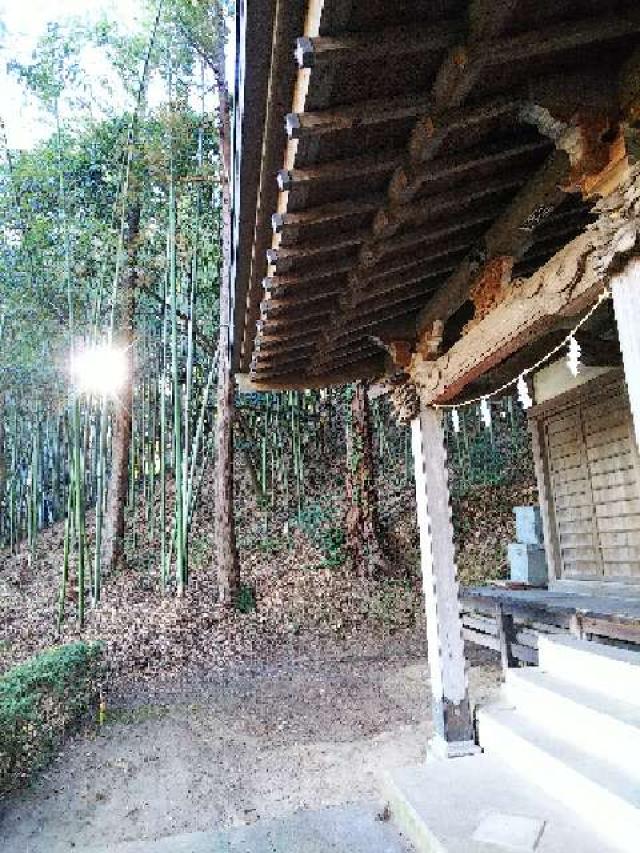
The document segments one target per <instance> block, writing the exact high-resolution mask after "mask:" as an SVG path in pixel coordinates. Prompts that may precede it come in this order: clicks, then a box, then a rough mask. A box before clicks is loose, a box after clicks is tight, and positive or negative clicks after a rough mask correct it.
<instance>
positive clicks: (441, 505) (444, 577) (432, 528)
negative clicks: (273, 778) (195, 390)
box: [411, 408, 477, 757]
mask: <svg viewBox="0 0 640 853" xmlns="http://www.w3.org/2000/svg"><path fill="white" fill-rule="evenodd" d="M411 432H412V447H413V460H414V471H415V481H416V508H417V513H418V529H419V531H420V562H421V566H422V586H423V590H424V598H425V609H426V615H427V619H426V623H427V657H428V661H429V674H430V677H431V694H432V708H433V710H432V714H433V724H434V729H435V738H434V741H432V744H431V746H432V750H433V751H434V752H435V753H436V754H438V755H440V756H441V757H454V756H460V755H466V754H470V753H473V752H476V751H477V747H476V746H475V743H474V733H473V718H472V713H471V705H470V702H469V691H468V686H467V673H466V661H465V655H464V642H463V639H462V619H461V616H460V600H459V597H458V581H457V578H456V562H455V546H454V541H453V525H452V523H451V505H450V497H449V487H448V473H447V455H446V451H445V444H444V441H445V437H444V427H443V415H442V412H441V411H437V410H435V409H426V408H424V409H422V410H421V411H420V415H419V417H417V418H416V419H415V420H414V421H413V422H412V424H411Z"/></svg>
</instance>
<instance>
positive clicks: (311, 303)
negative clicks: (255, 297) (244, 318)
mask: <svg viewBox="0 0 640 853" xmlns="http://www.w3.org/2000/svg"><path fill="white" fill-rule="evenodd" d="M334 301H335V297H333V296H324V295H322V296H320V297H318V298H317V299H313V300H307V299H305V300H304V301H301V300H299V299H295V298H291V297H289V298H272V299H263V300H262V302H261V303H260V316H261V318H262V319H263V320H269V321H271V320H273V319H276V318H278V319H289V320H292V319H294V318H296V317H298V316H300V317H309V318H311V317H318V316H323V315H324V314H326V313H328V312H329V310H330V308H331V306H332V304H333V303H334Z"/></svg>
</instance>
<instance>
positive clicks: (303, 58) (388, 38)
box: [295, 21, 461, 68]
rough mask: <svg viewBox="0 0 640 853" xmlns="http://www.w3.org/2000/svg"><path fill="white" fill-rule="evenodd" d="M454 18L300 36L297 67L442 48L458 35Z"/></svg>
mask: <svg viewBox="0 0 640 853" xmlns="http://www.w3.org/2000/svg"><path fill="white" fill-rule="evenodd" d="M460 35H461V30H460V25H459V22H457V21H443V22H442V23H441V24H438V25H435V24H429V25H428V26H426V27H425V26H415V27H407V26H403V27H387V28H386V29H383V30H379V31H376V32H375V33H372V34H369V33H365V34H362V35H359V34H355V35H344V36H339V37H329V36H324V37H323V36H320V37H319V38H299V39H298V40H297V41H296V49H295V57H296V62H297V63H298V68H317V67H319V66H323V65H335V64H337V63H343V64H349V65H357V64H359V63H362V62H365V63H368V62H371V61H372V60H373V59H376V58H379V59H381V60H387V61H391V60H392V59H393V57H400V56H406V55H407V54H420V53H433V52H436V51H441V50H445V49H446V48H447V47H450V46H451V45H452V44H455V42H456V40H457V39H458V38H459V37H460Z"/></svg>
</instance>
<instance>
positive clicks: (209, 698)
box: [0, 648, 498, 853]
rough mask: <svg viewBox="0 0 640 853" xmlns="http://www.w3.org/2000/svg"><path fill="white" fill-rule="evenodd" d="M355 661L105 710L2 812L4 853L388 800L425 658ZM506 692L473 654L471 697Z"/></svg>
mask: <svg viewBox="0 0 640 853" xmlns="http://www.w3.org/2000/svg"><path fill="white" fill-rule="evenodd" d="M349 651H350V652H351V654H353V648H351V649H350V650H349ZM470 652H471V654H474V651H473V649H471V650H470ZM347 653H348V652H347V651H345V650H343V654H342V657H335V656H332V657H328V658H327V657H325V658H322V657H318V658H317V659H315V660H310V659H309V658H305V657H304V656H300V657H298V658H296V657H295V656H292V655H291V654H288V655H287V657H286V658H285V659H283V660H282V661H281V662H280V663H271V664H269V666H268V668H263V669H262V670H256V669H255V668H254V669H253V670H251V671H249V670H247V669H245V670H242V669H238V670H236V671H235V672H234V673H233V674H232V675H229V676H228V677H226V678H218V679H217V680H208V681H206V682H205V681H203V682H201V683H195V682H194V683H193V684H191V685H190V686H189V687H188V688H185V687H184V686H182V687H181V688H180V690H179V691H178V692H170V693H167V694H166V695H165V696H162V695H154V697H153V699H150V697H149V696H148V695H145V694H144V693H141V694H140V695H139V696H138V698H137V699H136V700H133V701H132V700H129V701H128V703H127V705H121V706H119V707H118V706H112V707H110V708H109V710H108V721H107V723H106V724H105V725H104V726H103V727H102V729H101V730H100V731H99V732H98V733H95V732H90V731H86V732H84V733H83V734H79V735H77V736H76V737H75V738H73V739H72V740H70V741H69V742H68V743H67V744H66V746H65V747H64V749H63V751H62V752H61V753H60V754H59V756H58V758H57V760H56V762H55V763H54V764H53V766H52V767H50V768H49V769H48V770H47V771H45V772H43V773H42V774H40V776H39V778H38V780H37V781H36V782H35V783H34V784H33V786H32V787H31V788H30V789H27V790H25V791H23V792H21V793H20V794H19V795H16V796H15V797H13V798H12V799H10V800H8V801H6V802H5V803H4V805H3V811H2V813H1V814H0V849H1V850H2V853H69V851H81V850H83V849H84V848H85V847H90V846H94V845H95V846H97V845H101V844H102V845H105V844H108V843H117V842H121V841H130V840H141V839H155V838H160V837H163V836H167V835H173V834H177V833H180V832H195V831H201V830H209V829H215V828H219V827H226V826H232V825H239V824H247V823H252V822H255V821H258V820H264V819H267V818H271V817H279V816H282V815H285V814H288V813H291V812H293V811H296V810H298V809H302V808H305V807H311V808H319V807H321V806H329V805H340V804H344V803H349V802H358V801H363V800H376V799H379V794H378V787H377V785H378V783H377V774H378V773H379V771H380V769H381V768H390V767H394V766H398V765H403V764H411V763H415V762H419V761H421V760H422V759H423V757H424V751H425V745H426V743H427V740H428V738H429V735H430V729H431V725H430V722H429V712H428V703H429V683H428V677H427V669H426V662H425V660H424V658H423V657H422V656H416V655H415V654H407V653H404V654H403V653H402V651H401V650H396V652H395V653H394V654H392V655H390V656H388V655H387V654H385V655H381V656H376V655H368V656H367V657H366V658H364V657H359V658H358V657H352V656H351V657H345V654H347ZM497 683H498V667H497V665H496V663H495V662H493V661H492V660H491V659H490V658H489V657H487V655H483V656H478V653H477V654H476V658H475V661H473V662H472V665H471V667H470V689H471V693H472V697H473V699H474V700H475V701H480V702H482V701H486V699H487V698H489V697H490V696H491V695H492V694H493V693H494V692H495V690H496V687H497ZM382 805H383V804H382V803H381V806H382Z"/></svg>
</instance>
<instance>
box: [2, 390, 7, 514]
mask: <svg viewBox="0 0 640 853" xmlns="http://www.w3.org/2000/svg"><path fill="white" fill-rule="evenodd" d="M6 487H7V457H6V447H5V430H4V391H3V390H2V389H0V513H1V512H2V507H3V505H4V498H5V494H4V493H5V489H6Z"/></svg>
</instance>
